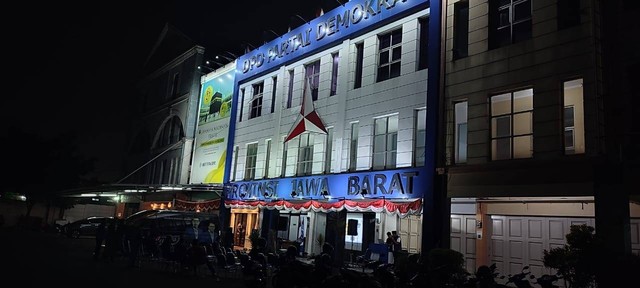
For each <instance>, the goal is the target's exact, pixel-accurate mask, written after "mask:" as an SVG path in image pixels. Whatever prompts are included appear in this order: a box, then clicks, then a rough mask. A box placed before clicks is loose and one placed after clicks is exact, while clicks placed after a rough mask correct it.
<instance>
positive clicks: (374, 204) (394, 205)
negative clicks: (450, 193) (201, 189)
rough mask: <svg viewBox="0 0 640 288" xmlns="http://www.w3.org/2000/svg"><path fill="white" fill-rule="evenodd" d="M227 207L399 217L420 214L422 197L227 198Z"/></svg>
mask: <svg viewBox="0 0 640 288" xmlns="http://www.w3.org/2000/svg"><path fill="white" fill-rule="evenodd" d="M224 205H225V207H227V208H256V207H257V208H265V209H269V210H273V209H277V210H284V211H289V212H295V213H304V212H308V211H314V212H324V213H327V212H337V211H342V210H343V209H347V211H349V212H385V213H387V214H396V215H398V216H400V217H406V216H407V215H420V213H422V199H411V200H409V201H406V200H402V201H397V200H386V199H365V200H338V201H317V200H276V201H259V200H255V201H246V200H245V201H242V200H227V201H225V203H224Z"/></svg>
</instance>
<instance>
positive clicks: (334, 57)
mask: <svg viewBox="0 0 640 288" xmlns="http://www.w3.org/2000/svg"><path fill="white" fill-rule="evenodd" d="M339 64H340V52H335V53H331V87H330V89H329V96H334V95H336V93H338V65H339Z"/></svg>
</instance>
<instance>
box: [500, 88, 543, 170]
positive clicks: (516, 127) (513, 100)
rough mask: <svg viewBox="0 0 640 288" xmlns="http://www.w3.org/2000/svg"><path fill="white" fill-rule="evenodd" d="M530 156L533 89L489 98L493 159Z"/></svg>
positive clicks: (531, 148) (531, 151) (531, 153)
mask: <svg viewBox="0 0 640 288" xmlns="http://www.w3.org/2000/svg"><path fill="white" fill-rule="evenodd" d="M532 155H533V89H531V88H530V89H525V90H519V91H515V92H510V93H505V94H500V95H495V96H492V97H491V157H492V160H505V159H516V158H531V157H532Z"/></svg>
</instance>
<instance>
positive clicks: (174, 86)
mask: <svg viewBox="0 0 640 288" xmlns="http://www.w3.org/2000/svg"><path fill="white" fill-rule="evenodd" d="M179 88H180V73H176V74H173V82H172V83H171V97H174V98H175V97H178V96H179V94H180V89H179Z"/></svg>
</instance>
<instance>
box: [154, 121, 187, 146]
mask: <svg viewBox="0 0 640 288" xmlns="http://www.w3.org/2000/svg"><path fill="white" fill-rule="evenodd" d="M182 137H184V130H183V129H182V122H181V121H180V118H179V117H178V116H174V117H173V118H172V119H171V120H168V121H166V122H165V123H164V126H163V127H162V132H160V137H158V139H157V140H156V145H155V147H156V148H159V147H165V146H168V145H172V144H174V143H176V142H178V141H180V139H182Z"/></svg>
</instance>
